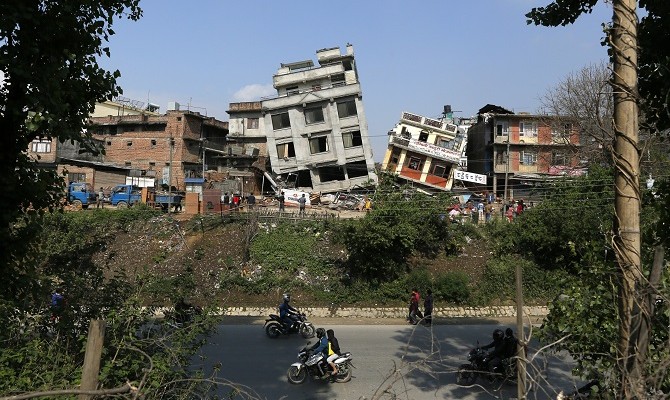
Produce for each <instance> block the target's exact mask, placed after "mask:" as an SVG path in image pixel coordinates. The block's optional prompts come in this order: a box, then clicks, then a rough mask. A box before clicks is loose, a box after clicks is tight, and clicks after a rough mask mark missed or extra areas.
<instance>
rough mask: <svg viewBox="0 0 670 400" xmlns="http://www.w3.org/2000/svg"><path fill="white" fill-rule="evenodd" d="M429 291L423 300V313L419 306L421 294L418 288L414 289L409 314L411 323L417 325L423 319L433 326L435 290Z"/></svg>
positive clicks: (408, 317)
mask: <svg viewBox="0 0 670 400" xmlns="http://www.w3.org/2000/svg"><path fill="white" fill-rule="evenodd" d="M427 293H428V294H427V295H426V298H425V299H424V300H423V311H424V312H423V313H422V312H421V309H420V308H419V303H420V302H421V294H420V293H419V290H418V289H416V288H414V289H412V294H411V295H410V298H409V314H408V315H407V321H408V322H409V323H410V324H412V325H416V324H418V323H419V322H420V321H422V320H423V323H424V324H425V325H426V326H431V325H432V324H433V291H432V290H431V289H428V291H427ZM424 313H425V314H424Z"/></svg>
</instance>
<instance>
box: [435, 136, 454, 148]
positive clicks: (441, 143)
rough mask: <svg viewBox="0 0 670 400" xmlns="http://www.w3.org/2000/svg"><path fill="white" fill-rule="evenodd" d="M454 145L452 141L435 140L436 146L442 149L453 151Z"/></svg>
mask: <svg viewBox="0 0 670 400" xmlns="http://www.w3.org/2000/svg"><path fill="white" fill-rule="evenodd" d="M454 143H455V141H453V140H448V139H439V138H438V139H437V143H436V144H437V145H438V146H439V147H442V148H444V149H453V148H454Z"/></svg>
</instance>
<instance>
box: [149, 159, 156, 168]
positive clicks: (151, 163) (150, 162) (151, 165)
mask: <svg viewBox="0 0 670 400" xmlns="http://www.w3.org/2000/svg"><path fill="white" fill-rule="evenodd" d="M154 168H156V162H154V161H149V169H154Z"/></svg>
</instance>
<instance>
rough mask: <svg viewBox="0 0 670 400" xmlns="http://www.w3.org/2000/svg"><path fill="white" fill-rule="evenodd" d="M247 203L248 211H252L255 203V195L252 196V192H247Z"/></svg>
mask: <svg viewBox="0 0 670 400" xmlns="http://www.w3.org/2000/svg"><path fill="white" fill-rule="evenodd" d="M247 204H248V205H249V211H252V210H253V209H254V206H255V205H256V196H254V194H253V193H249V196H248V197H247Z"/></svg>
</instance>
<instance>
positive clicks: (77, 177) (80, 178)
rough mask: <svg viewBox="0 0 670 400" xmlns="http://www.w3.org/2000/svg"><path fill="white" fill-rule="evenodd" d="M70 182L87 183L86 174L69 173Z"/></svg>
mask: <svg viewBox="0 0 670 400" xmlns="http://www.w3.org/2000/svg"><path fill="white" fill-rule="evenodd" d="M67 180H68V182H86V174H81V173H77V172H74V173H69V174H67Z"/></svg>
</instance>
